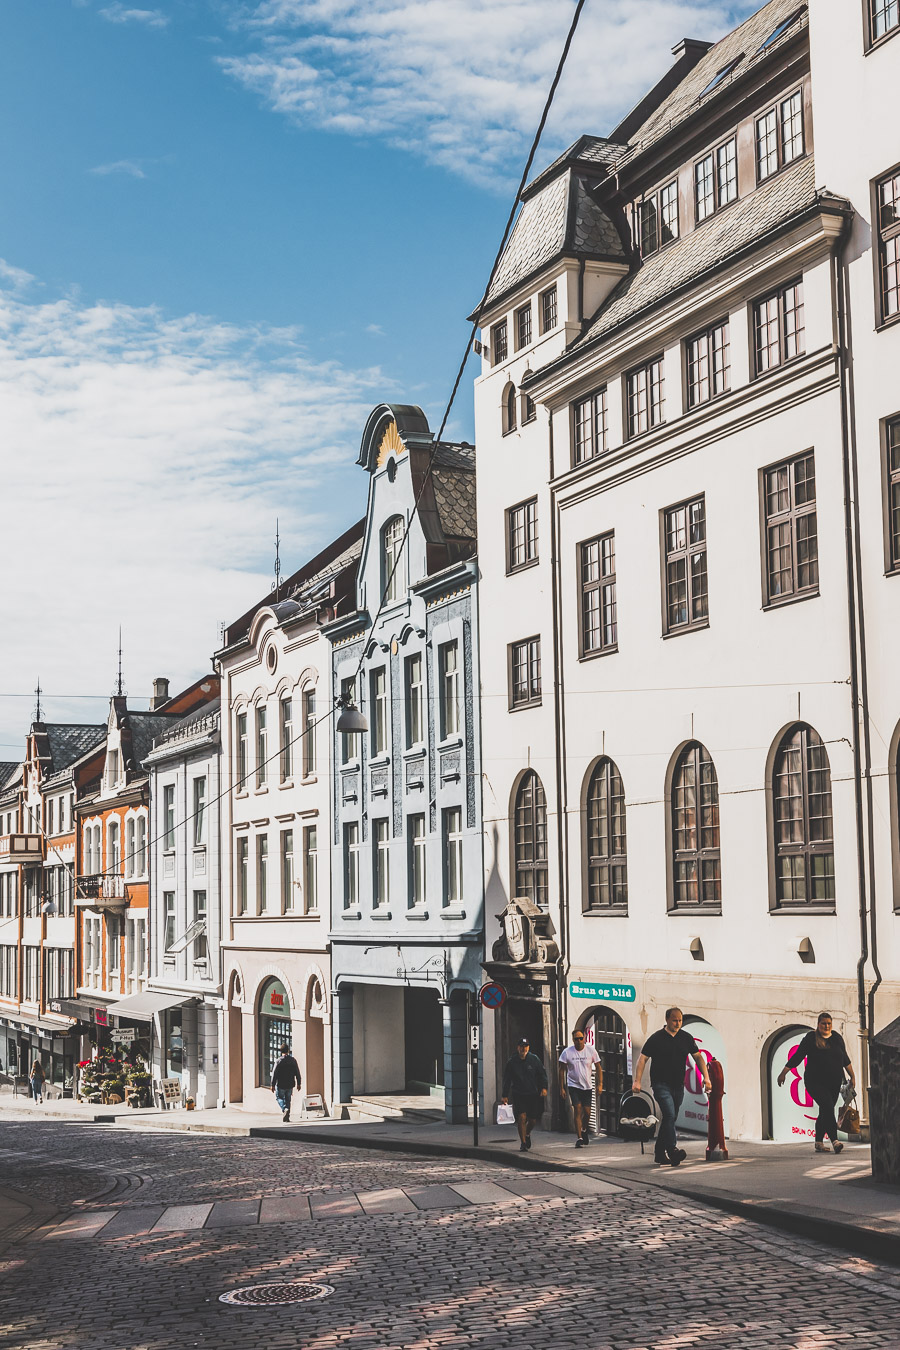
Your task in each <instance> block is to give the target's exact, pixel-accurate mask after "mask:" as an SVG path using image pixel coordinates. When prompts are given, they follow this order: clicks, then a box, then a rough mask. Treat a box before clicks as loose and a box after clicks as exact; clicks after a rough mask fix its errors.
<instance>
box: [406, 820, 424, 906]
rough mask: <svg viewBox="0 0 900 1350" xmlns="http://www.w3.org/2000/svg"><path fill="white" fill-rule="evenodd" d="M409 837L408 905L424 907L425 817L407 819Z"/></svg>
mask: <svg viewBox="0 0 900 1350" xmlns="http://www.w3.org/2000/svg"><path fill="white" fill-rule="evenodd" d="M407 834H408V837H409V903H410V906H413V905H424V903H425V897H426V871H425V859H426V836H425V816H424V814H421V813H419V814H416V815H414V816H408V817H407Z"/></svg>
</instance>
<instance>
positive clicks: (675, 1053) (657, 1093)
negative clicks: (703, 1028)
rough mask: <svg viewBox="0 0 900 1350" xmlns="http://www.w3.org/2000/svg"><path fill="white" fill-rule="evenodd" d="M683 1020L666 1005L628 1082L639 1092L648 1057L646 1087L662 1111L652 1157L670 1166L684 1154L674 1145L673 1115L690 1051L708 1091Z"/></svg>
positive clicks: (696, 1049)
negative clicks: (660, 1024)
mask: <svg viewBox="0 0 900 1350" xmlns="http://www.w3.org/2000/svg"><path fill="white" fill-rule="evenodd" d="M683 1021H684V1017H683V1016H682V1013H681V1009H680V1008H667V1009H666V1025H665V1026H664V1027H662V1028H661V1030H659V1031H654V1033H653V1035H652V1036H650V1037H648V1038H647V1040H646V1041H644V1044H643V1046H642V1048H641V1057H640V1059H639V1060H638V1062H637V1069H636V1070H635V1075H634V1082H633V1084H632V1087H633V1088H634V1091H635V1092H640V1090H641V1077H642V1075H643V1072H644V1069H645V1068H646V1066H647V1061H648V1060H650V1088H651V1090H652V1092H653V1095H654V1097H655V1098H656V1100H657V1102H658V1103H659V1109H660V1112H661V1113H662V1120H661V1121H660V1125H659V1134H658V1135H657V1137H656V1148H655V1151H654V1157H655V1159H656V1161H657V1162H658V1163H667V1162H668V1163H671V1164H672V1166H673V1167H677V1166H678V1164H679V1163H681V1162H683V1161H684V1159H685V1158H686V1157H687V1154H686V1153H685V1151H684V1149H683V1148H678V1140H677V1137H676V1134H675V1118H676V1117H677V1115H678V1112H679V1111H680V1110H681V1102H682V1099H683V1097H684V1066H685V1061H686V1060H687V1057H688V1055H693V1057H694V1059H695V1060H696V1063H697V1068H698V1069H699V1070H700V1073H701V1074H702V1075H703V1091H704V1092H706V1093H710V1092H712V1083H711V1082H710V1081H709V1070H708V1069H707V1067H706V1060H705V1059H704V1058H703V1056H702V1055H701V1053H700V1047H699V1046H698V1044H697V1042H696V1041H695V1040H694V1038H693V1036H692V1035H691V1034H690V1032H688V1031H685V1030H684V1029H683V1028H682V1025H681V1024H682V1022H683Z"/></svg>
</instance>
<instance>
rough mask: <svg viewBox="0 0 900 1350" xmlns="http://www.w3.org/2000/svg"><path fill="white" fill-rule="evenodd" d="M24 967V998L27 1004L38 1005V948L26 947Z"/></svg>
mask: <svg viewBox="0 0 900 1350" xmlns="http://www.w3.org/2000/svg"><path fill="white" fill-rule="evenodd" d="M22 955H23V967H24V970H25V988H24V989H23V991H22V997H23V998H24V1000H25V1002H26V1003H37V1001H38V992H39V991H38V971H39V967H38V949H37V947H25V948H24V950H23V953H22Z"/></svg>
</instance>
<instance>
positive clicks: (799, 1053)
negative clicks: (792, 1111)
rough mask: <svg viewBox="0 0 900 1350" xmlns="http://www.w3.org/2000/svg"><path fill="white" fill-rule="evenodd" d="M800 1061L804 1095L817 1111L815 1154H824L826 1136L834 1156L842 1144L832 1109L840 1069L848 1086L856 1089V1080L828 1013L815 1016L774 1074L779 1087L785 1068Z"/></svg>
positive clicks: (836, 1095)
mask: <svg viewBox="0 0 900 1350" xmlns="http://www.w3.org/2000/svg"><path fill="white" fill-rule="evenodd" d="M804 1059H805V1060H806V1072H805V1073H804V1075H803V1081H804V1083H805V1084H806V1090H807V1092H808V1093H809V1095H810V1096H811V1097H812V1098H813V1100H814V1101H815V1103H816V1105H817V1106H818V1108H819V1115H818V1118H817V1120H816V1152H817V1153H826V1152H827V1149H826V1147H825V1136H826V1135H827V1136H828V1138H829V1139H830V1140H831V1146H832V1148H833V1149H834V1151H835V1153H840V1151H841V1149H842V1148H843V1147H844V1145H843V1144H842V1143H840V1141H839V1140H838V1137H837V1121H836V1120H835V1118H834V1106H835V1102H836V1101H837V1099H838V1093H839V1092H840V1090H841V1084H842V1083H843V1081H844V1070H845V1069H846V1071H847V1075H848V1077H849V1079H850V1083H851V1086H852V1087H855V1086H856V1077H855V1075H854V1073H853V1065H852V1064H851V1063H850V1056H849V1055H848V1054H847V1047H846V1045H845V1044H844V1040H843V1037H842V1036H840V1035H838V1033H837V1032H836V1031H834V1030H833V1029H832V1022H831V1013H827V1012H821V1013H819V1018H818V1024H817V1026H816V1029H815V1031H808V1032H807V1033H806V1035H805V1036H804V1037H803V1040H802V1041H801V1042H800V1044H799V1045H798V1046H797V1049H796V1050H795V1051H794V1053H793V1054H792V1055H791V1057H790V1059H789V1060H788V1062H787V1064H785V1066H784V1068H783V1069H782V1070H781V1073H780V1074H779V1075H778V1086H779V1087H781V1085H782V1083H783V1082H784V1080H785V1078H786V1077H787V1073H788V1069H795V1068H796V1067H797V1065H798V1064H802V1063H803V1061H804Z"/></svg>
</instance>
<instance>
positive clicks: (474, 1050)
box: [469, 1005, 481, 1148]
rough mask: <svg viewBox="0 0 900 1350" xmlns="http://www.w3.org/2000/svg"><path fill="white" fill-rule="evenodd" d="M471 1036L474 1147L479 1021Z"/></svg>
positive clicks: (475, 1140) (475, 1144)
mask: <svg viewBox="0 0 900 1350" xmlns="http://www.w3.org/2000/svg"><path fill="white" fill-rule="evenodd" d="M473 1011H475V1017H476V1018H477V1017H478V1012H477V1005H476V1008H475V1009H474V1010H473ZM469 1035H470V1037H471V1041H470V1045H471V1055H472V1147H473V1148H477V1147H478V1047H479V1044H480V1041H481V1027H480V1026H479V1025H478V1022H477V1021H475V1022H473V1023H472V1026H471V1027H470V1028H469Z"/></svg>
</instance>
